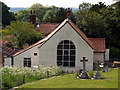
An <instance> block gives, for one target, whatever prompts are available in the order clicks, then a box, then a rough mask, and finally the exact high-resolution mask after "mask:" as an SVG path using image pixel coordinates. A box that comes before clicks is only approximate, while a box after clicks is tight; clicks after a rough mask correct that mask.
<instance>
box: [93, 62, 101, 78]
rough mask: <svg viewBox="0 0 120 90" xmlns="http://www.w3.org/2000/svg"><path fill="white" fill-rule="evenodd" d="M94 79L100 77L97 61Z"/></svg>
mask: <svg viewBox="0 0 120 90" xmlns="http://www.w3.org/2000/svg"><path fill="white" fill-rule="evenodd" d="M94 79H101V75H100V72H99V61H97V71H96V73H95V76H94Z"/></svg>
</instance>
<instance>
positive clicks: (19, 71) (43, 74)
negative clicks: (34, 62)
mask: <svg viewBox="0 0 120 90" xmlns="http://www.w3.org/2000/svg"><path fill="white" fill-rule="evenodd" d="M0 71H1V73H2V88H7V89H9V88H12V87H15V86H19V85H22V84H23V83H27V82H32V81H36V80H40V79H43V78H48V77H52V76H57V75H61V74H62V72H63V71H62V69H60V68H59V67H57V66H42V65H40V66H38V68H33V69H32V68H28V67H16V66H14V67H6V66H4V67H2V68H0ZM23 76H24V77H23Z"/></svg>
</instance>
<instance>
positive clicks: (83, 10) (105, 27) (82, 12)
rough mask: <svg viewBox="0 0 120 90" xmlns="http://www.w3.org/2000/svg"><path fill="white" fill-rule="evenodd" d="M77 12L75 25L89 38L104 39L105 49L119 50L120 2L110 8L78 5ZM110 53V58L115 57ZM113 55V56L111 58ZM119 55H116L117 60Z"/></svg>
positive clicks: (101, 4)
mask: <svg viewBox="0 0 120 90" xmlns="http://www.w3.org/2000/svg"><path fill="white" fill-rule="evenodd" d="M79 7H80V9H79V11H77V12H75V13H74V14H75V18H76V25H77V26H78V27H79V28H80V29H81V30H82V31H83V32H84V33H85V34H86V35H87V36H88V37H89V38H105V39H106V48H108V47H109V48H111V47H114V48H119V46H120V39H119V37H120V29H119V28H120V23H119V22H120V1H119V2H116V3H114V4H112V5H110V6H107V5H105V4H104V3H102V2H99V3H98V4H95V5H91V6H90V5H89V4H88V3H83V4H80V5H79ZM112 53H116V54H117V51H116V50H115V52H111V55H112V56H110V57H111V58H114V57H116V55H115V54H112ZM113 55H115V56H113ZM118 56H120V54H119V55H118V54H117V58H118Z"/></svg>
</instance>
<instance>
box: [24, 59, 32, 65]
mask: <svg viewBox="0 0 120 90" xmlns="http://www.w3.org/2000/svg"><path fill="white" fill-rule="evenodd" d="M24 67H31V58H24Z"/></svg>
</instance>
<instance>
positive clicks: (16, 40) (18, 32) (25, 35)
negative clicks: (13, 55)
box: [2, 21, 42, 49]
mask: <svg viewBox="0 0 120 90" xmlns="http://www.w3.org/2000/svg"><path fill="white" fill-rule="evenodd" d="M2 34H3V39H5V40H7V41H8V42H9V43H11V44H12V45H14V46H15V47H17V48H19V49H22V48H23V46H24V44H28V45H31V44H33V43H35V42H37V41H38V40H40V39H41V38H42V34H41V33H39V32H37V31H36V30H35V28H34V25H32V24H31V23H29V22H20V21H14V22H11V23H10V25H9V26H7V27H6V28H5V30H2Z"/></svg>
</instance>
